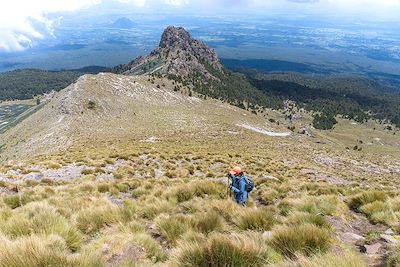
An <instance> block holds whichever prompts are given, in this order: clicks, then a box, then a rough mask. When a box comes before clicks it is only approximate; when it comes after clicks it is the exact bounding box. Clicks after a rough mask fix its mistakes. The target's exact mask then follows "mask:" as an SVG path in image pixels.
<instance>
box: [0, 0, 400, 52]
mask: <svg viewBox="0 0 400 267" xmlns="http://www.w3.org/2000/svg"><path fill="white" fill-rule="evenodd" d="M107 2H108V3H110V2H114V3H115V2H118V5H115V6H116V7H118V8H120V9H121V12H122V11H123V12H126V10H132V12H149V13H151V12H155V11H157V12H160V10H161V11H162V10H168V11H169V12H176V13H184V14H187V13H199V14H201V15H214V16H218V15H227V14H243V15H245V14H246V15H249V14H258V15H264V14H265V15H268V14H271V13H285V14H288V15H290V14H292V15H296V16H298V15H300V16H301V15H318V16H320V17H324V16H326V17H330V18H332V17H336V18H337V19H340V17H343V16H344V17H347V18H348V17H352V18H354V19H355V20H365V21H374V20H376V21H388V23H390V21H393V20H394V21H400V16H399V14H400V0H0V52H15V51H22V50H25V49H28V48H29V47H30V46H31V45H32V44H33V43H34V41H35V40H40V39H43V38H45V36H48V35H52V34H53V30H54V28H56V27H57V25H59V23H60V21H62V20H60V18H62V16H63V14H67V13H71V12H77V11H82V10H83V12H85V11H86V10H90V9H91V8H93V7H95V6H96V7H97V9H99V8H100V9H101V8H102V6H105V4H107ZM115 11H118V10H113V12H115ZM104 12H107V9H104Z"/></svg>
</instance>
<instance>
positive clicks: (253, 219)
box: [234, 208, 277, 231]
mask: <svg viewBox="0 0 400 267" xmlns="http://www.w3.org/2000/svg"><path fill="white" fill-rule="evenodd" d="M276 221H277V219H276V216H275V214H274V213H273V212H272V211H270V210H268V209H266V208H258V209H253V208H244V209H242V210H239V211H238V213H237V214H236V217H235V219H234V223H235V224H236V226H238V227H239V228H240V229H242V230H256V231H266V230H270V229H271V228H272V226H273V225H274V224H275V223H276Z"/></svg>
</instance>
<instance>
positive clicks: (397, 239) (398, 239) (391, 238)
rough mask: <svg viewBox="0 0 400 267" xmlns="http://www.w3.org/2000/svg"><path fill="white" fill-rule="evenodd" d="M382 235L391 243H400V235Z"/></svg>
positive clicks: (384, 239) (383, 238)
mask: <svg viewBox="0 0 400 267" xmlns="http://www.w3.org/2000/svg"><path fill="white" fill-rule="evenodd" d="M380 237H381V239H382V240H383V241H385V242H386V243H390V244H399V243H400V236H394V235H386V234H381V236H380Z"/></svg>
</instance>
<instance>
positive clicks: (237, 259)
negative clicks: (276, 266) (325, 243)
mask: <svg viewBox="0 0 400 267" xmlns="http://www.w3.org/2000/svg"><path fill="white" fill-rule="evenodd" d="M280 260H281V257H280V256H279V254H277V253H276V252H275V251H273V250H272V249H271V248H269V247H268V246H266V245H265V244H263V243H262V241H260V240H254V239H250V238H249V237H248V236H247V237H246V236H239V235H221V234H216V235H213V236H210V237H209V238H208V239H207V240H206V241H204V242H201V243H199V242H194V243H186V244H184V245H182V249H181V252H180V254H179V256H178V263H179V266H182V267H218V266H226V267H247V266H255V267H256V266H264V265H266V264H268V263H277V262H279V261H280Z"/></svg>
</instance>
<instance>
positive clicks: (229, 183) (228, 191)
mask: <svg viewBox="0 0 400 267" xmlns="http://www.w3.org/2000/svg"><path fill="white" fill-rule="evenodd" d="M227 177H228V184H227V186H228V188H227V192H226V196H227V197H228V198H230V197H231V188H230V187H231V186H230V185H231V179H230V178H231V177H229V174H228V176H227Z"/></svg>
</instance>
